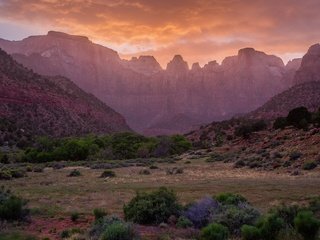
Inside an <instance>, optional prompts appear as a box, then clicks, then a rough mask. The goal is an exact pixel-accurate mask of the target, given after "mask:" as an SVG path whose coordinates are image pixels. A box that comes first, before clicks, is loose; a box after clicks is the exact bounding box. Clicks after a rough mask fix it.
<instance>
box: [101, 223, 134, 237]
mask: <svg viewBox="0 0 320 240" xmlns="http://www.w3.org/2000/svg"><path fill="white" fill-rule="evenodd" d="M134 237H135V232H134V229H133V227H132V226H131V225H130V224H128V223H122V222H115V223H113V224H111V225H109V226H107V228H106V229H105V231H104V233H103V235H102V238H101V240H133V239H134Z"/></svg>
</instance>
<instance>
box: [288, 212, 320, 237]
mask: <svg viewBox="0 0 320 240" xmlns="http://www.w3.org/2000/svg"><path fill="white" fill-rule="evenodd" d="M294 226H295V229H296V231H297V232H298V233H300V234H301V235H302V236H303V238H304V239H305V240H315V239H317V233H318V232H319V227H320V221H319V220H317V219H316V218H315V217H314V215H313V213H312V212H311V211H301V212H299V213H298V215H297V217H296V218H295V219H294Z"/></svg>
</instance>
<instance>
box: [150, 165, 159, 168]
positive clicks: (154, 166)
mask: <svg viewBox="0 0 320 240" xmlns="http://www.w3.org/2000/svg"><path fill="white" fill-rule="evenodd" d="M149 168H150V169H158V168H159V167H158V166H156V165H151V166H150V167H149Z"/></svg>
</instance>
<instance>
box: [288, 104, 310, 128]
mask: <svg viewBox="0 0 320 240" xmlns="http://www.w3.org/2000/svg"><path fill="white" fill-rule="evenodd" d="M310 121H311V113H310V112H309V111H308V109H307V108H305V107H298V108H294V109H292V110H291V111H290V112H289V114H288V116H287V122H288V123H289V124H291V125H293V126H295V127H298V128H305V127H306V126H305V124H308V123H309V122H310Z"/></svg>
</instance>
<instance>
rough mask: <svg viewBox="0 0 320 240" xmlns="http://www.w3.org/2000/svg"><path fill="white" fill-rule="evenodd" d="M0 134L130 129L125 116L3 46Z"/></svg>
mask: <svg viewBox="0 0 320 240" xmlns="http://www.w3.org/2000/svg"><path fill="white" fill-rule="evenodd" d="M0 99H1V101H0V137H2V138H4V139H5V138H6V136H8V134H9V135H10V136H11V135H15V136H20V135H21V133H23V134H22V135H26V136H32V135H51V136H57V137H61V136H71V135H77V136H79V135H84V134H88V133H95V134H108V133H113V132H119V131H131V130H130V128H129V127H128V126H127V124H126V122H125V120H124V118H123V117H122V116H121V115H120V114H118V113H117V112H115V111H114V110H113V109H111V108H110V107H108V106H106V105H105V104H104V103H103V102H101V101H100V100H98V99H97V98H96V97H94V96H93V95H90V94H87V93H86V92H84V91H83V90H81V89H80V88H79V87H77V86H76V85H75V84H74V83H73V82H71V81H70V80H68V79H66V78H64V77H59V76H56V77H44V76H41V75H39V74H36V73H34V72H33V71H31V70H28V69H26V68H24V67H23V66H22V65H20V64H18V63H17V62H16V61H14V60H13V59H12V57H11V56H10V55H8V54H7V53H5V52H4V51H2V50H1V49H0Z"/></svg>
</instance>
